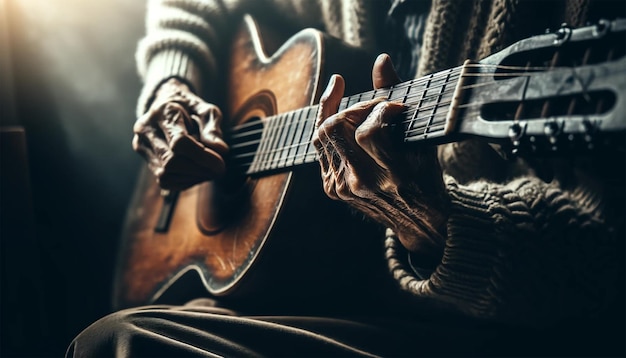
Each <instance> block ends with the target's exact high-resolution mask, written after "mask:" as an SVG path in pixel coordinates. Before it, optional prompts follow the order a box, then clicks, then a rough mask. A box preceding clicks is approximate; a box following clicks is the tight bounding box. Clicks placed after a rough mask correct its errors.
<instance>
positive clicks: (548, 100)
mask: <svg viewBox="0 0 626 358" xmlns="http://www.w3.org/2000/svg"><path fill="white" fill-rule="evenodd" d="M467 77H468V81H467V82H468V83H466V84H465V85H464V88H465V93H464V101H463V104H461V105H460V106H459V109H460V112H459V113H460V116H461V119H462V120H461V121H460V123H459V125H458V128H457V130H458V133H459V134H461V135H471V136H479V137H483V138H486V139H487V140H488V141H490V142H493V143H497V144H500V145H501V146H502V147H503V148H504V149H505V150H506V151H508V152H509V153H511V154H533V153H538V154H544V153H552V152H563V151H567V152H571V151H577V152H578V151H588V150H593V149H598V148H599V147H605V146H607V145H608V146H617V147H623V144H624V137H625V136H624V135H625V133H626V19H620V20H615V21H607V20H602V21H600V22H598V23H597V24H594V25H590V26H586V27H582V28H578V29H571V28H569V27H567V26H563V27H561V28H560V29H559V30H557V31H556V32H554V33H546V34H543V35H538V36H535V37H531V38H528V39H525V40H522V41H519V42H516V43H514V44H513V45H511V46H509V47H507V48H506V49H504V50H502V51H500V52H498V53H496V54H494V55H492V56H489V57H487V58H485V59H484V60H482V61H480V62H479V63H477V64H475V65H473V66H472V67H470V68H468V75H467Z"/></svg>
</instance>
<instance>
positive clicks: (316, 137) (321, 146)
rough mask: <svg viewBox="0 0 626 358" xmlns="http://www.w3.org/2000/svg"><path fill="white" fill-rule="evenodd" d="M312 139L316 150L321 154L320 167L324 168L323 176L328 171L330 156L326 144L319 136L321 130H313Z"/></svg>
mask: <svg viewBox="0 0 626 358" xmlns="http://www.w3.org/2000/svg"><path fill="white" fill-rule="evenodd" d="M311 140H312V142H313V146H314V147H315V150H316V151H317V154H318V155H319V163H320V168H321V170H322V176H324V175H325V174H326V172H328V168H329V165H328V156H327V155H326V151H325V148H324V144H322V142H321V140H320V138H319V131H314V132H313V138H312V139H311Z"/></svg>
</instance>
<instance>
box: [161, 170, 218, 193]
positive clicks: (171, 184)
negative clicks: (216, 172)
mask: <svg viewBox="0 0 626 358" xmlns="http://www.w3.org/2000/svg"><path fill="white" fill-rule="evenodd" d="M157 180H158V182H159V186H160V187H161V188H163V189H168V190H185V189H188V188H190V187H192V186H194V185H196V184H198V183H201V182H203V181H206V180H209V179H208V178H207V177H205V176H191V175H187V174H178V173H165V174H163V175H162V176H161V177H159V178H157Z"/></svg>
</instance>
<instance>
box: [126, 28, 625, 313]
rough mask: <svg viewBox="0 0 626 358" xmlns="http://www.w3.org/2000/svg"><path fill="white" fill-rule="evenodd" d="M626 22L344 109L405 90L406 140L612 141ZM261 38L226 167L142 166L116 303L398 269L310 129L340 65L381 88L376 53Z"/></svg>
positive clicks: (563, 149) (292, 286)
mask: <svg viewBox="0 0 626 358" xmlns="http://www.w3.org/2000/svg"><path fill="white" fill-rule="evenodd" d="M625 33H626V20H616V21H612V22H611V21H600V22H599V23H597V24H595V25H592V26H587V27H583V28H579V29H571V28H568V27H562V28H561V29H559V30H558V31H556V32H555V33H549V34H543V35H538V36H536V37H532V38H529V39H526V40H522V41H519V42H516V43H514V44H512V45H511V46H509V47H507V48H506V49H504V50H502V51H500V52H498V53H495V54H493V55H491V56H489V57H487V58H485V59H483V60H481V61H479V62H471V61H466V62H465V63H464V64H463V65H461V66H458V67H455V68H451V69H447V70H444V71H441V72H437V73H433V74H430V75H428V76H425V77H423V78H419V79H414V80H411V81H407V82H404V83H400V84H398V85H395V86H393V87H390V88H385V89H379V90H370V91H365V92H359V93H356V94H354V95H351V96H348V97H345V98H344V99H343V100H342V102H341V106H340V109H345V108H347V107H349V106H351V105H353V104H355V103H357V102H360V101H364V100H370V99H373V98H377V97H384V98H386V99H388V100H390V101H398V102H402V103H404V104H405V105H406V106H407V108H408V109H407V110H406V112H405V113H404V114H403V115H402V116H401V117H402V118H400V119H399V120H398V122H397V124H396V125H395V126H390V128H389V130H391V131H394V134H395V135H397V138H398V143H399V144H401V143H403V145H405V146H406V149H407V150H411V149H413V148H415V147H416V146H420V145H434V144H440V143H445V142H452V141H460V140H463V139H465V138H469V137H477V138H481V139H483V140H485V141H488V142H490V143H493V144H495V145H497V146H498V148H500V149H501V152H502V153H505V154H506V155H511V156H517V155H534V154H540V155H546V154H552V153H555V154H559V153H561V154H563V153H572V152H581V151H583V152H588V151H594V150H596V151H598V150H602V149H603V148H614V146H616V145H622V144H623V139H624V138H623V137H624V130H625V129H626V121H625V117H624V113H626V101H625V100H626V99H625V98H624V94H625V93H626V59H625V58H624V54H625V49H624V47H625V44H626V39H625ZM263 41H267V40H266V39H265V38H264V39H263V40H262V39H261V37H260V34H259V28H258V27H257V25H256V23H255V22H254V20H253V19H252V18H251V17H249V16H247V17H245V20H244V24H243V26H242V28H241V30H240V32H239V33H238V35H237V36H236V38H235V41H234V42H233V45H232V49H231V53H230V63H231V64H232V66H231V68H230V69H229V70H228V73H227V74H226V79H227V81H226V83H228V84H229V85H228V88H227V91H226V99H225V101H224V104H223V106H222V107H223V109H224V113H225V118H226V121H225V122H226V123H225V137H226V139H227V141H228V143H229V145H230V148H231V152H230V154H229V158H228V163H229V170H228V172H229V174H228V175H227V176H226V178H224V179H221V180H218V181H212V182H207V183H203V184H201V185H198V186H195V187H193V188H191V189H188V190H186V191H183V192H180V193H173V192H163V191H162V190H160V188H159V187H158V185H157V184H156V182H155V180H154V178H153V177H151V175H150V174H148V173H147V171H144V173H143V174H142V176H141V177H140V180H139V184H138V187H137V190H136V194H135V197H134V198H133V201H132V204H131V206H130V209H129V212H128V216H127V221H126V226H125V230H124V233H123V236H122V241H121V242H122V247H121V255H120V257H119V263H118V271H117V274H116V279H115V293H114V301H115V305H116V306H117V307H118V308H121V307H127V306H134V305H140V304H147V303H154V302H160V301H172V300H175V299H176V297H178V296H177V294H180V293H182V292H189V290H188V289H187V288H184V286H182V285H181V286H177V285H178V284H179V283H180V282H185V283H187V282H191V281H194V282H196V283H201V284H198V285H196V286H199V288H200V290H201V291H202V292H203V293H204V294H207V293H208V294H211V295H214V296H222V298H223V299H232V300H234V301H236V300H238V299H248V300H250V298H252V299H253V300H254V301H258V302H267V301H271V302H274V303H277V302H293V301H294V300H296V301H297V300H299V299H315V300H320V301H323V300H324V298H325V297H327V296H337V295H336V293H337V292H353V290H354V288H355V287H357V286H358V287H361V288H363V287H365V289H367V290H370V291H369V292H373V291H375V290H379V289H380V287H382V286H381V284H386V281H385V279H382V278H381V277H380V276H379V275H377V274H376V273H374V272H382V273H384V272H385V269H384V262H383V261H384V260H383V254H382V243H381V241H382V240H381V237H382V228H380V227H379V226H378V225H376V224H374V223H371V222H369V221H367V220H364V219H363V218H362V217H360V216H359V215H356V214H355V213H353V212H351V211H350V210H349V209H348V208H347V207H346V206H345V205H342V204H341V203H338V202H334V201H331V200H330V199H328V198H326V197H325V195H324V193H323V191H322V188H321V183H320V182H321V181H320V177H319V166H318V165H317V164H316V163H317V155H316V152H315V148H314V147H313V145H312V144H311V138H312V136H313V131H314V128H313V127H314V120H315V117H316V113H317V109H318V106H317V105H315V103H316V102H317V101H318V99H319V96H320V94H321V91H322V90H323V88H324V85H325V83H326V80H327V79H328V77H329V76H330V75H331V74H332V73H342V74H345V75H347V74H350V73H356V74H358V77H355V78H350V77H348V78H347V81H346V83H347V84H348V85H350V84H356V85H357V88H358V87H361V88H367V87H365V86H369V76H367V75H366V76H363V74H369V71H370V70H371V63H372V62H371V61H369V59H371V57H370V58H367V59H368V61H365V62H364V61H360V60H361V59H363V58H366V57H364V56H363V55H362V54H361V53H359V52H358V50H356V49H354V48H350V47H348V46H344V45H341V44H340V43H339V42H338V41H337V40H333V39H332V38H329V37H327V36H325V35H324V34H323V33H321V32H318V31H315V30H312V29H307V30H303V31H301V32H299V33H298V34H296V35H294V36H293V37H291V38H290V39H288V41H286V42H285V43H284V45H282V46H281V47H280V48H278V49H277V50H276V51H275V52H273V55H271V56H268V55H267V54H266V52H267V49H266V48H264V42H263ZM265 43H267V42H265ZM276 47H277V46H276ZM344 77H345V76H344ZM364 80H365V82H366V84H364V83H363V81H364ZM352 90H353V91H354V88H353V89H352ZM348 93H350V92H348ZM351 93H355V92H351ZM383 276H384V275H383ZM192 277H193V278H192ZM381 280H382V281H381ZM381 282H384V283H381ZM196 294H197V292H196ZM191 296H192V295H190V297H191ZM164 297H167V298H168V299H167V300H166V299H164ZM180 300H183V298H180Z"/></svg>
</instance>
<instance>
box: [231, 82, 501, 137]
mask: <svg viewBox="0 0 626 358" xmlns="http://www.w3.org/2000/svg"><path fill="white" fill-rule="evenodd" d="M478 75H480V76H478ZM464 76H465V77H482V76H488V77H491V74H467V75H464ZM506 76H510V74H506ZM438 80H439V79H437V81H438ZM450 82H451V81H450ZM449 84H450V83H449V82H447V83H444V84H443V85H441V86H435V87H429V88H428V89H427V91H431V90H437V89H441V88H442V87H445V86H447V85H449ZM493 85H496V84H494V83H490V82H487V83H475V84H471V85H465V86H462V87H461V88H460V89H461V90H465V89H470V88H478V87H484V86H493ZM455 90H456V88H450V90H445V91H444V92H440V93H436V94H432V95H428V97H425V98H429V99H428V100H426V102H429V101H431V99H430V98H436V97H441V96H443V95H447V94H449V93H450V92H452V91H455ZM416 96H421V93H419V92H417V93H412V94H411V95H407V96H399V97H395V98H392V99H390V101H396V100H398V99H405V101H404V103H409V105H408V107H409V108H408V109H407V111H406V112H403V113H401V114H407V113H408V112H409V111H412V110H413V109H414V108H413V107H414V106H415V105H414V104H413V103H412V102H410V101H409V100H408V99H414V98H415V97H416ZM350 98H351V97H346V98H344V99H343V100H342V102H344V103H343V105H345V102H349V101H350ZM346 99H347V100H346ZM450 103H451V101H448V102H446V101H443V102H438V103H436V104H435V105H434V106H436V107H439V106H444V105H447V104H450ZM483 104H485V102H476V103H467V104H464V105H459V106H458V107H457V108H467V107H472V106H481V105H483ZM317 107H318V105H314V106H309V107H305V108H310V109H314V110H315V111H317ZM431 108H432V106H431V107H424V108H421V107H420V108H418V109H419V110H420V111H422V110H428V109H431ZM302 110H303V109H299V110H296V111H292V112H293V113H296V112H298V111H300V112H302ZM292 112H287V113H283V114H281V115H278V116H281V117H284V116H286V115H287V114H290V113H292ZM278 116H275V117H276V118H278ZM294 117H295V116H294ZM309 120H311V118H310V117H305V118H304V119H302V118H299V119H298V120H294V119H293V118H292V119H291V120H289V121H287V122H286V123H282V124H280V125H277V124H275V123H276V119H274V120H272V122H274V123H272V125H273V126H272V128H271V130H273V131H281V130H282V129H283V128H284V127H292V126H293V125H298V124H300V123H301V121H309ZM415 120H416V119H415V118H413V119H409V120H405V121H402V122H398V124H404V123H407V122H411V121H415ZM253 124H258V122H255V123H253ZM242 127H243V126H239V127H237V128H242ZM263 130H264V128H263V129H257V130H253V131H249V132H241V131H239V132H237V133H236V134H235V135H234V136H233V137H234V138H239V137H246V136H250V135H252V134H257V133H259V131H263ZM275 134H276V133H275ZM280 135H283V133H282V131H281V132H280ZM272 139H274V137H270V140H272ZM280 139H284V138H283V137H281V138H280ZM233 143H238V142H237V141H233Z"/></svg>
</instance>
